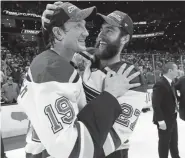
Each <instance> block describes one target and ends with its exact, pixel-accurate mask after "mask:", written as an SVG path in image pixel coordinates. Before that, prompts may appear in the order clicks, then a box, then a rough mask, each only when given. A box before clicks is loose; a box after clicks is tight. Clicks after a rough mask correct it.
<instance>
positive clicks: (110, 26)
mask: <svg viewBox="0 0 185 158" xmlns="http://www.w3.org/2000/svg"><path fill="white" fill-rule="evenodd" d="M101 28H102V29H110V30H112V31H117V30H119V28H118V27H116V26H113V25H110V24H108V23H106V22H104V23H103V24H102V26H101Z"/></svg>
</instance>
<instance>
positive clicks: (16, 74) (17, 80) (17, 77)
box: [11, 67, 21, 84]
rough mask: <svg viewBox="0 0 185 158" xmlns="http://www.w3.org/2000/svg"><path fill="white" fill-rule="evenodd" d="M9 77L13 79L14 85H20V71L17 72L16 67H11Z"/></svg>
mask: <svg viewBox="0 0 185 158" xmlns="http://www.w3.org/2000/svg"><path fill="white" fill-rule="evenodd" d="M11 76H12V77H13V81H14V82H15V83H17V84H19V83H20V76H21V74H20V71H19V70H18V68H17V67H13V68H12V73H11Z"/></svg>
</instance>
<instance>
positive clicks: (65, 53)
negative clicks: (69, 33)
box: [52, 44, 75, 62]
mask: <svg viewBox="0 0 185 158" xmlns="http://www.w3.org/2000/svg"><path fill="white" fill-rule="evenodd" d="M52 49H53V50H54V51H55V52H56V53H57V54H58V55H60V56H61V57H63V58H64V59H66V60H67V61H68V62H70V61H71V60H72V57H73V55H74V53H75V52H74V51H73V50H72V49H68V48H66V47H61V45H57V44H56V45H55V46H54V47H53V48H52Z"/></svg>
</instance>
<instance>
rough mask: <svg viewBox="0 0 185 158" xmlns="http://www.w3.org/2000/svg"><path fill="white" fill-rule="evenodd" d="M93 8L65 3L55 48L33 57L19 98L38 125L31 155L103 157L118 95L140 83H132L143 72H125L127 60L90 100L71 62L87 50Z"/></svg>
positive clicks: (52, 31) (52, 35) (52, 32)
mask: <svg viewBox="0 0 185 158" xmlns="http://www.w3.org/2000/svg"><path fill="white" fill-rule="evenodd" d="M94 10H95V7H91V8H87V9H84V10H80V9H79V8H77V7H76V6H74V5H72V4H71V3H62V4H61V5H60V7H59V8H57V9H56V10H55V11H54V13H53V15H52V16H50V20H51V21H50V24H48V25H47V26H46V31H47V32H48V33H49V39H50V44H51V45H50V48H49V49H47V50H46V51H44V52H42V53H41V54H39V55H38V56H37V57H36V58H35V59H34V60H33V62H32V64H31V66H30V68H29V70H28V73H27V75H26V78H25V80H24V83H23V87H22V89H21V92H20V95H19V98H18V101H19V104H20V105H22V107H23V109H24V110H25V112H26V114H27V115H28V118H29V119H30V121H31V124H32V126H33V128H34V131H33V132H32V133H29V135H28V136H27V145H26V148H25V151H26V153H27V154H26V157H42V158H46V157H54V158H61V157H63V158H78V157H81V158H87V157H88V158H94V157H99V156H100V155H101V154H102V153H103V150H104V149H103V145H104V142H105V140H106V138H107V135H108V134H109V132H110V129H111V128H112V126H113V124H114V122H115V120H116V119H117V118H118V116H119V114H121V106H120V104H119V103H118V101H117V99H116V98H117V97H119V96H122V95H124V93H126V92H127V91H128V89H130V88H133V87H137V86H138V85H140V84H136V83H134V84H130V83H129V82H130V81H131V80H132V79H133V78H135V77H137V76H138V74H139V73H135V74H133V75H131V76H129V77H128V75H129V74H130V72H131V70H132V69H133V67H132V66H131V67H129V68H128V69H127V70H126V71H125V72H123V71H124V69H125V67H126V65H123V66H122V67H121V69H120V71H119V72H118V73H117V74H116V76H114V77H109V76H107V77H106V78H105V79H104V82H105V86H104V87H103V91H102V92H101V94H100V95H98V96H97V97H96V98H95V99H92V100H91V101H90V102H88V103H87V102H86V99H85V94H84V90H83V87H82V80H81V77H80V76H79V75H78V73H77V71H76V70H75V69H74V67H73V66H72V65H70V61H71V59H72V56H73V55H74V53H75V52H78V51H85V50H86V47H85V39H86V37H87V36H88V32H87V30H86V28H85V20H84V19H86V18H87V17H88V16H89V15H90V14H93V12H94ZM120 81H124V82H120ZM109 82H113V84H108V83H109ZM79 107H82V108H81V109H80V108H79ZM79 109H80V110H79ZM102 114H103V115H102ZM36 133H37V134H36ZM109 135H110V134H109ZM108 144H109V143H108ZM114 150H116V149H114ZM104 151H105V150H104ZM107 152H108V151H107ZM50 155H51V156H50Z"/></svg>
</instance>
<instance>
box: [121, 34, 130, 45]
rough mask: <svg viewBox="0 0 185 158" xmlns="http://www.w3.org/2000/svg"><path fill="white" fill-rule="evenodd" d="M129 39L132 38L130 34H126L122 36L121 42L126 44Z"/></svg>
mask: <svg viewBox="0 0 185 158" xmlns="http://www.w3.org/2000/svg"><path fill="white" fill-rule="evenodd" d="M129 39H130V35H125V36H123V37H122V38H121V44H122V45H125V44H126V43H128V42H129Z"/></svg>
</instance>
